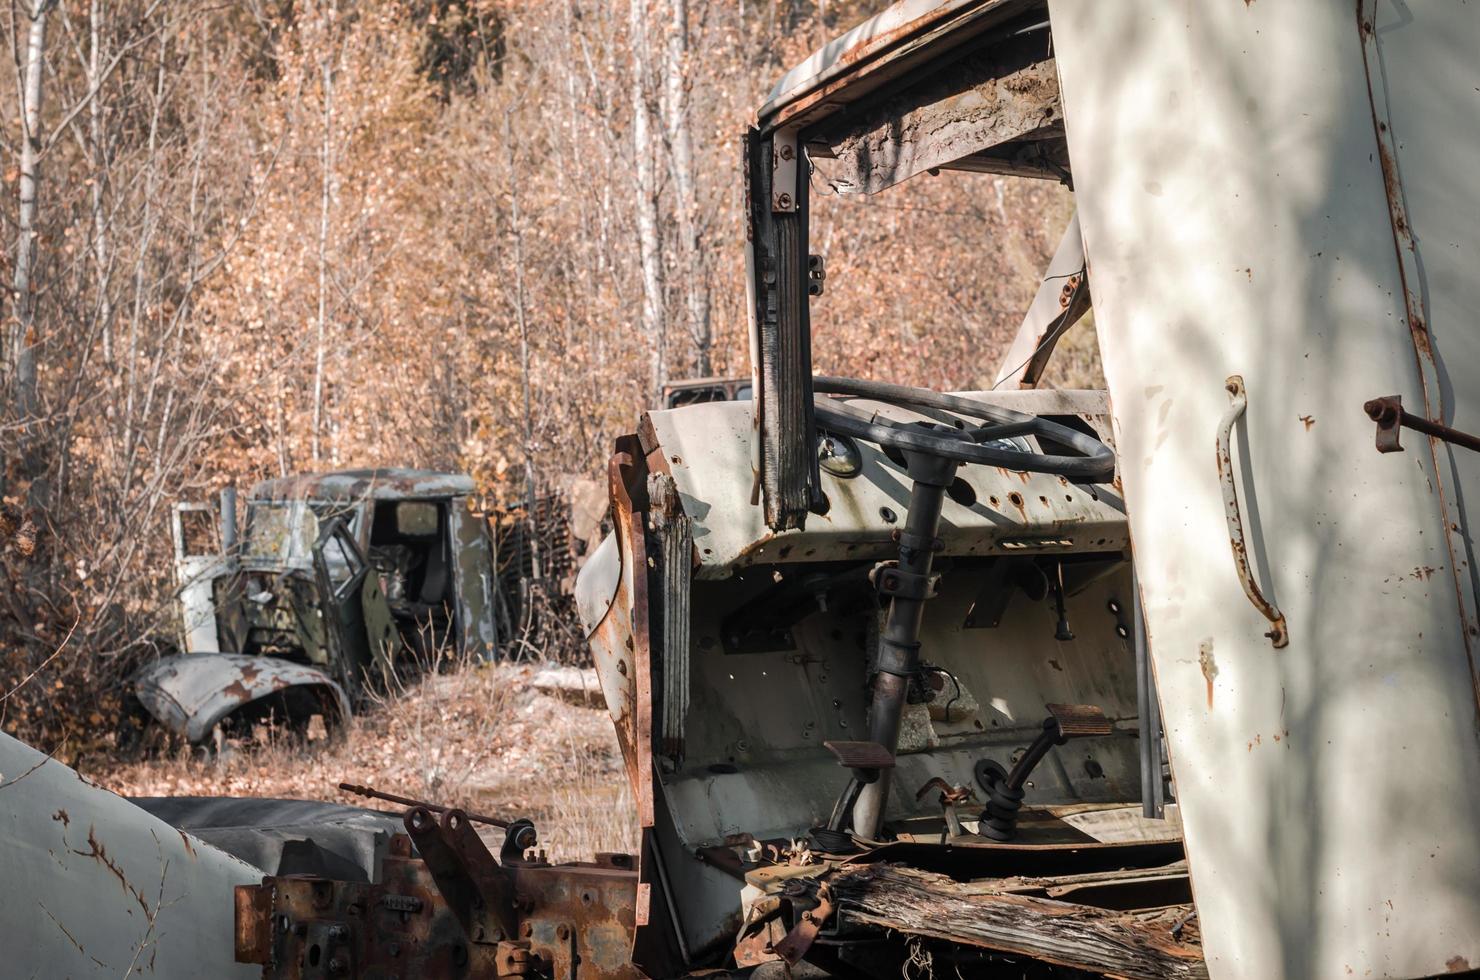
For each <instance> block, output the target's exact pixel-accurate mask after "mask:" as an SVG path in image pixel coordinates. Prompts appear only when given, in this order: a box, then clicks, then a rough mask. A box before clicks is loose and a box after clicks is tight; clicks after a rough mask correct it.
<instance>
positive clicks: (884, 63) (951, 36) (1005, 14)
mask: <svg viewBox="0 0 1480 980" xmlns="http://www.w3.org/2000/svg"><path fill="white" fill-rule="evenodd" d="M1035 7H1036V8H1043V7H1044V4H1043V3H1042V0H900V2H899V3H896V4H894V5H893V6H891V7H889V8H888V9H886V10H884V11H882V12H881V13H878V14H876V15H874V16H873V17H870V18H869V19H868V20H866V21H864V22H863V23H861V24H859V25H858V26H857V27H855V28H853V29H852V30H851V31H849V32H848V33H846V34H844V35H842V36H841V37H838V38H835V39H834V40H832V41H830V42H829V43H828V44H826V45H824V46H822V47H821V48H818V49H817V50H816V51H814V52H813V53H812V55H811V57H809V58H807V60H805V61H803V62H802V63H801V64H799V65H797V66H796V67H795V68H793V69H792V70H791V71H789V72H787V73H786V74H785V75H782V76H781V79H780V80H779V81H778V82H777V83H776V84H775V86H774V87H773V88H772V89H771V92H770V94H769V95H768V96H767V97H766V101H765V102H764V103H763V104H762V105H761V107H760V110H759V111H758V112H757V117H758V118H759V120H760V125H761V127H762V128H763V129H774V128H777V127H779V126H781V125H784V124H803V123H810V122H814V121H816V120H817V119H820V118H822V117H823V116H825V115H828V114H830V113H831V112H832V111H835V110H836V109H839V108H842V107H843V106H844V105H847V104H848V103H851V102H853V101H854V100H856V99H857V98H859V97H861V96H862V95H864V94H866V93H867V92H869V91H872V90H873V89H874V88H876V87H877V86H879V85H882V84H883V83H885V82H886V81H888V80H890V79H892V78H895V77H898V76H899V75H901V74H903V73H905V72H907V71H909V70H910V69H912V68H914V67H916V66H918V65H920V64H923V63H925V62H927V61H930V60H933V59H935V58H939V57H941V56H942V55H944V54H945V53H946V52H947V51H949V50H951V49H953V48H955V47H957V46H959V45H961V44H964V43H966V42H967V41H969V40H971V39H972V38H975V37H977V36H979V35H980V34H982V33H984V32H986V31H988V30H990V29H991V28H992V27H993V26H996V25H1000V24H1002V23H1003V22H1004V21H1006V20H1008V19H1010V18H1013V17H1015V16H1017V15H1019V14H1022V13H1025V12H1027V11H1029V10H1031V9H1033V8H1035ZM1044 13H1045V15H1046V13H1047V12H1046V10H1044Z"/></svg>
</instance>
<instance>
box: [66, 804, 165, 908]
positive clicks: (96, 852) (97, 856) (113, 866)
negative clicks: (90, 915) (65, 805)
mask: <svg viewBox="0 0 1480 980" xmlns="http://www.w3.org/2000/svg"><path fill="white" fill-rule="evenodd" d="M87 846H88V847H89V848H90V850H86V851H79V850H77V849H76V848H75V847H74V848H72V853H73V854H77V855H80V856H82V857H86V858H92V859H93V860H94V861H96V862H98V863H99V864H101V865H102V866H103V867H105V868H107V869H108V870H109V871H110V872H111V873H112V875H113V877H115V878H117V879H118V883H119V884H120V885H121V886H123V891H124V893H125V894H127V895H132V896H133V898H134V901H136V902H138V903H139V908H141V909H143V910H144V915H145V916H150V915H152V914H153V913H152V912H151V911H150V909H149V903H148V902H147V901H145V900H144V893H143V892H141V891H139V890H138V889H137V888H135V887H134V886H133V885H130V884H129V883H128V878H126V877H124V874H123V869H122V868H120V867H119V866H118V863H117V862H116V861H114V860H113V859H112V858H110V857H109V856H108V851H107V849H106V848H105V847H103V845H102V844H100V843H98V837H97V828H96V827H94V826H89V827H88V828H87Z"/></svg>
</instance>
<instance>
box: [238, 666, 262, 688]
mask: <svg viewBox="0 0 1480 980" xmlns="http://www.w3.org/2000/svg"><path fill="white" fill-rule="evenodd" d="M240 673H241V677H242V681H243V682H244V683H247V684H250V683H252V682H253V681H255V680H256V679H257V678H258V676H259V675H261V673H262V668H261V667H258V666H257V665H256V664H245V665H243V666H242V669H241V671H240Z"/></svg>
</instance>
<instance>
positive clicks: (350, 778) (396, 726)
mask: <svg viewBox="0 0 1480 980" xmlns="http://www.w3.org/2000/svg"><path fill="white" fill-rule="evenodd" d="M536 672H537V668H536V667H535V666H533V665H528V664H488V665H481V666H476V667H463V668H460V669H457V670H453V671H450V672H442V673H436V674H431V675H428V676H425V677H424V678H422V679H421V680H419V681H417V682H414V683H412V684H409V685H407V686H406V687H405V688H404V689H402V690H399V691H396V692H394V693H393V694H391V695H390V696H387V697H383V698H381V699H380V700H379V701H378V702H377V703H376V704H374V705H372V706H371V707H370V708H369V709H368V710H366V711H364V712H362V713H361V714H360V715H359V716H357V717H356V718H354V719H352V720H351V722H350V723H349V725H348V726H346V728H345V730H344V731H343V737H342V738H337V739H335V740H332V741H327V742H326V741H324V740H318V741H310V742H309V743H307V745H305V744H303V743H301V742H299V743H292V742H289V741H286V740H282V739H273V738H271V737H268V734H267V733H264V732H262V731H261V730H259V732H258V738H257V740H256V741H255V742H253V743H250V744H244V745H235V746H233V747H232V748H231V750H230V751H228V752H227V753H225V754H224V755H223V757H221V758H217V759H209V760H208V759H205V758H202V757H201V755H200V753H199V751H198V750H190V749H185V748H181V749H179V750H178V751H174V752H171V753H167V754H165V755H162V756H155V757H152V758H146V759H144V760H141V761H132V762H117V761H111V762H107V763H103V764H101V765H94V766H92V767H89V769H88V776H89V777H90V778H92V779H94V780H96V781H97V782H98V783H100V784H101V785H103V786H106V787H107V788H109V789H111V790H113V791H114V792H116V793H119V794H121V795H124V796H262V797H279V798H295V799H309V800H332V801H335V802H340V803H352V804H356V805H361V806H370V807H373V808H376V809H386V810H395V809H397V808H396V806H395V805H394V804H390V803H383V802H380V801H375V800H365V799H363V798H360V797H355V796H351V795H349V794H348V793H345V792H343V791H341V790H340V789H339V788H338V787H339V784H340V783H341V782H347V783H355V784H358V785H362V786H371V787H374V788H376V789H380V790H383V791H386V792H390V793H395V794H398V795H400V796H407V797H413V798H416V799H420V800H426V801H430V802H434V803H440V804H443V805H446V806H461V807H464V808H465V809H467V810H469V811H473V812H478V813H484V814H487V815H489V816H493V817H499V818H508V819H512V818H515V817H529V818H530V819H532V820H533V821H534V822H535V826H536V827H537V828H538V830H539V835H540V842H541V846H542V847H543V848H544V849H546V850H547V851H548V852H549V856H550V859H551V860H553V861H570V860H589V859H590V857H591V855H592V854H593V853H594V852H595V851H620V852H627V853H631V852H633V851H634V850H635V847H636V837H637V833H636V829H637V828H636V824H637V818H636V810H635V808H634V806H633V802H632V793H631V789H630V785H629V783H628V780H627V775H626V772H625V771H624V769H623V767H622V758H621V753H620V751H619V749H618V746H617V740H616V736H615V734H614V732H613V730H612V724H611V719H610V717H609V716H608V715H607V713H606V709H605V708H591V707H585V706H581V705H577V704H571V703H568V702H567V701H564V700H561V699H558V698H555V697H551V696H548V695H546V694H543V693H541V692H539V691H537V690H535V688H534V687H533V686H532V684H531V681H532V680H533V678H534V675H535V673H536ZM491 843H494V844H495V845H496V843H497V841H496V840H494V841H491Z"/></svg>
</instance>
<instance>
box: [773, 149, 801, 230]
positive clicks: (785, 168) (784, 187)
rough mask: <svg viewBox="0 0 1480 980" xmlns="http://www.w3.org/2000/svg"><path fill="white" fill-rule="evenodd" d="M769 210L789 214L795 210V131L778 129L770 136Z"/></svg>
mask: <svg viewBox="0 0 1480 980" xmlns="http://www.w3.org/2000/svg"><path fill="white" fill-rule="evenodd" d="M771 151H772V153H773V154H774V155H773V157H772V160H771V167H772V170H771V210H772V211H779V212H782V213H785V214H790V213H792V212H793V211H795V210H796V209H797V173H798V169H797V162H798V159H799V158H800V156H801V148H800V147H799V146H797V131H796V130H795V129H778V130H777V131H776V132H775V133H773V134H771Z"/></svg>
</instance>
